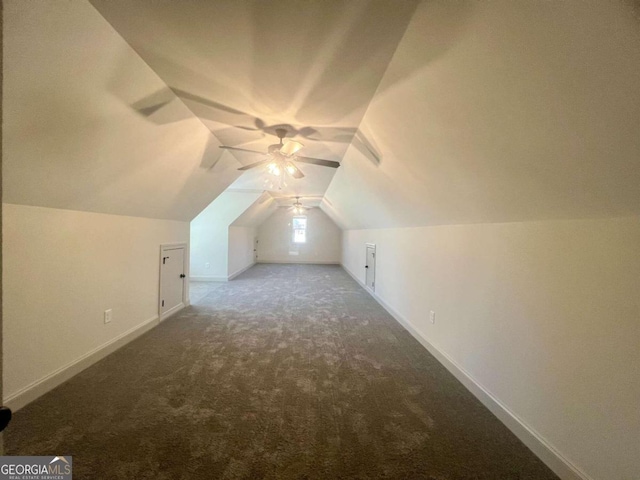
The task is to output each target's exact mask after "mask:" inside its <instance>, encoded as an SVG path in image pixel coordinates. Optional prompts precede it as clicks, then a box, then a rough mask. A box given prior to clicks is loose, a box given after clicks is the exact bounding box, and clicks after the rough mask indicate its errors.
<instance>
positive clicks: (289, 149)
mask: <svg viewBox="0 0 640 480" xmlns="http://www.w3.org/2000/svg"><path fill="white" fill-rule="evenodd" d="M303 147H304V145H303V144H301V143H300V142H296V141H294V140H289V141H288V142H287V143H285V144H284V145H283V146H282V148H280V153H281V154H283V155H285V156H287V157H290V156H291V155H293V154H295V153H296V152H298V151H300V150H301V149H302V148H303Z"/></svg>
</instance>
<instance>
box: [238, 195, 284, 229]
mask: <svg viewBox="0 0 640 480" xmlns="http://www.w3.org/2000/svg"><path fill="white" fill-rule="evenodd" d="M276 208H277V207H276V203H275V200H274V199H273V197H272V196H271V195H270V194H269V193H267V192H264V193H262V195H260V196H259V197H258V198H257V199H256V200H255V201H254V202H253V203H252V204H251V205H250V206H249V208H247V209H246V210H245V211H244V212H242V214H241V215H239V216H238V218H236V219H235V220H234V221H233V222H232V223H231V226H232V227H258V226H260V225H261V224H262V222H264V221H265V220H266V219H267V218H269V217H270V216H271V215H272V214H273V212H275V211H276Z"/></svg>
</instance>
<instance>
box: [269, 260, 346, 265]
mask: <svg viewBox="0 0 640 480" xmlns="http://www.w3.org/2000/svg"><path fill="white" fill-rule="evenodd" d="M258 263H278V264H295V263H303V264H305V265H340V262H333V261H331V262H320V261H315V260H308V261H307V260H258Z"/></svg>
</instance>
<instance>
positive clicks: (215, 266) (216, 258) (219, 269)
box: [190, 191, 261, 281]
mask: <svg viewBox="0 0 640 480" xmlns="http://www.w3.org/2000/svg"><path fill="white" fill-rule="evenodd" d="M260 196H261V192H234V191H226V192H223V193H222V194H220V195H219V196H218V198H216V199H215V200H214V201H213V202H211V204H210V205H209V206H208V207H207V208H205V209H204V210H203V211H202V212H200V214H199V215H198V216H197V217H196V218H194V219H193V220H192V221H191V249H190V250H191V252H190V255H191V258H190V275H191V279H193V280H204V281H206V280H220V281H223V280H227V278H228V276H229V272H230V265H229V226H230V225H231V224H232V223H233V222H234V221H235V220H236V219H237V218H238V217H239V216H240V215H241V214H242V213H243V212H245V211H246V210H247V209H248V208H249V207H251V205H253V204H254V203H255V202H256V201H257V200H258V199H259V198H260ZM235 261H236V259H234V262H235ZM232 273H235V271H234V272H232Z"/></svg>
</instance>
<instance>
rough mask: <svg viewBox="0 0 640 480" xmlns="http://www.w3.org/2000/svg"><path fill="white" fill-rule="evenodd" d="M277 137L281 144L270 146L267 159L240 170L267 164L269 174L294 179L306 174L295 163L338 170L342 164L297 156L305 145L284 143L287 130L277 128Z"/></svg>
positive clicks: (242, 150) (223, 146) (231, 148)
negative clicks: (286, 175)
mask: <svg viewBox="0 0 640 480" xmlns="http://www.w3.org/2000/svg"><path fill="white" fill-rule="evenodd" d="M276 135H277V136H278V138H279V139H280V143H274V144H273V145H269V148H268V151H267V154H266V155H267V158H265V159H263V160H260V161H259V162H255V163H252V164H250V165H246V166H244V167H240V168H239V169H238V170H249V169H251V168H255V167H259V166H261V165H265V164H266V165H267V169H268V171H269V173H271V174H273V175H276V176H280V175H284V174H285V173H288V174H289V175H291V176H292V177H293V178H302V177H304V173H302V172H301V171H300V169H299V168H298V167H297V166H296V165H295V163H294V162H299V163H309V164H311V165H320V166H322V167H330V168H338V167H339V166H340V162H335V161H333V160H324V159H322V158H311V157H303V156H301V155H296V154H297V153H298V152H299V151H300V150H301V149H302V148H304V145H303V144H302V143H300V142H296V141H294V140H288V141H287V142H283V139H284V137H286V136H287V130H286V129H284V128H276ZM220 148H224V149H226V150H235V151H239V152H250V153H257V154H259V155H264V153H263V152H258V151H257V150H249V149H247V148H240V147H230V146H227V145H220Z"/></svg>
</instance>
